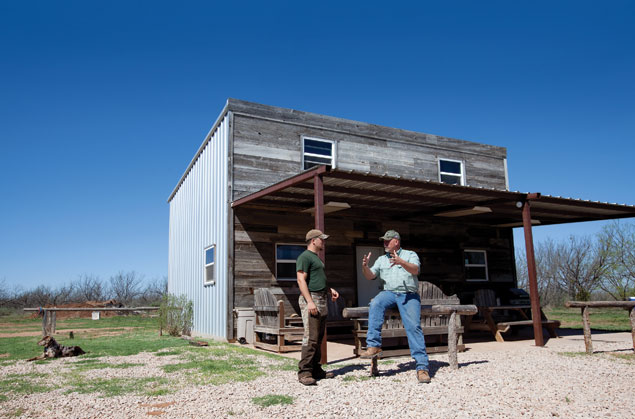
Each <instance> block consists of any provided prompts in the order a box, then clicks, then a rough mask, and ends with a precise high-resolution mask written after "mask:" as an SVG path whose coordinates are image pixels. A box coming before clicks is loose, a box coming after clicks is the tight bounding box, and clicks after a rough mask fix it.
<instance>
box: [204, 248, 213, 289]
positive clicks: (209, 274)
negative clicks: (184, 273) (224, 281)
mask: <svg viewBox="0 0 635 419" xmlns="http://www.w3.org/2000/svg"><path fill="white" fill-rule="evenodd" d="M215 262H216V245H215V244H214V245H212V246H210V247H208V248H207V249H205V279H204V280H203V281H204V282H203V284H204V285H214V284H215V283H216V275H215V272H214V267H215V266H216V263H215Z"/></svg>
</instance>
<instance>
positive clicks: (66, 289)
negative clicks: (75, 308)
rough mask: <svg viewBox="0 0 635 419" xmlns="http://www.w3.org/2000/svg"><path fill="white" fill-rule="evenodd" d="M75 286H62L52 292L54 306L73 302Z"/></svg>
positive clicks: (51, 297)
mask: <svg viewBox="0 0 635 419" xmlns="http://www.w3.org/2000/svg"><path fill="white" fill-rule="evenodd" d="M73 290H74V285H73V284H72V283H71V284H70V285H62V286H61V287H59V288H55V289H52V290H51V296H50V303H51V304H52V305H54V306H58V305H61V304H66V303H68V302H70V301H71V296H72V295H73Z"/></svg>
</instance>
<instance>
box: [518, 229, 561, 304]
mask: <svg viewBox="0 0 635 419" xmlns="http://www.w3.org/2000/svg"><path fill="white" fill-rule="evenodd" d="M557 248H558V246H557V244H556V243H555V242H554V241H553V240H551V239H548V240H546V241H544V242H540V243H537V244H536V245H535V246H534V258H535V261H536V281H537V284H538V295H539V296H540V302H541V304H544V305H551V306H553V305H560V304H562V302H563V300H564V299H565V298H566V293H565V292H564V291H563V289H562V288H561V286H560V284H559V282H558V281H557V272H558V271H559V269H560V260H559V258H558V252H557ZM516 275H517V278H518V287H519V288H523V289H525V290H529V274H528V271H527V256H526V253H525V251H524V250H523V251H517V252H516Z"/></svg>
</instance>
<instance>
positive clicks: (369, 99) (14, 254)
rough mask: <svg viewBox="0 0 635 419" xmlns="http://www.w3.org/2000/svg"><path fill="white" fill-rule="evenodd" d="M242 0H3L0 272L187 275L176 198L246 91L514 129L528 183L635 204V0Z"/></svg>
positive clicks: (444, 123) (491, 136)
mask: <svg viewBox="0 0 635 419" xmlns="http://www.w3.org/2000/svg"><path fill="white" fill-rule="evenodd" d="M235 4H236V5H235V6H234V5H232V4H231V3H230V2H222V3H218V4H215V3H214V2H209V1H207V2H182V3H178V4H177V3H176V2H161V1H125V2H120V1H111V2H85V1H64V2H50V1H32V2H2V3H1V4H0V48H1V49H0V52H1V55H0V57H1V58H0V60H1V65H0V92H1V94H0V128H1V131H0V142H1V145H2V149H1V151H0V186H1V188H2V198H1V202H2V203H1V204H0V280H2V279H4V280H5V282H6V284H8V285H10V286H16V285H18V286H22V287H23V288H30V287H34V286H37V285H39V284H45V285H49V286H58V285H61V284H63V283H65V282H69V281H71V280H74V279H77V277H78V276H79V275H80V274H84V273H89V274H95V275H99V276H100V277H102V278H103V279H107V278H108V277H109V276H110V275H113V274H115V273H116V272H118V271H120V270H123V271H129V270H135V271H137V272H139V273H141V274H144V275H145V276H146V278H154V277H162V276H164V275H167V255H168V251H167V249H168V212H169V210H168V204H167V203H166V200H167V198H168V196H169V194H170V192H171V191H172V189H173V188H174V186H175V185H176V182H177V181H178V180H179V178H180V176H181V175H182V174H183V171H184V170H185V168H186V167H187V165H188V163H189V162H190V160H191V158H192V157H193V155H194V153H195V152H196V150H197V149H198V147H199V146H200V144H201V142H202V140H203V138H204V136H205V135H206V133H207V132H208V130H209V129H210V128H211V125H212V124H213V123H214V121H215V119H216V117H217V116H218V114H219V113H220V111H221V109H222V108H223V106H224V104H225V101H226V100H227V98H228V97H235V98H239V99H244V100H250V101H255V102H260V103H265V104H269V105H275V106H282V107H288V108H294V109H299V110H303V111H309V112H316V113H321V114H326V115H333V116H338V117H343V118H349V119H354V120H359V121H364V122H370V123H375V124H381V125H386V126H391V127H398V128H404V129H410V130H415V131H421V132H426V133H431V134H438V135H443V136H448V137H455V138H461V139H465V140H472V141H478V142H483V143H487V144H494V145H499V146H504V147H507V151H508V166H509V176H510V187H511V189H512V190H520V191H523V192H541V193H543V194H551V195H561V196H567V197H575V198H582V199H591V200H598V201H609V202H618V203H626V204H631V205H632V204H635V196H634V194H633V192H634V190H635V186H634V182H633V180H632V179H633V177H632V166H633V163H632V161H633V155H635V150H634V148H635V146H634V145H633V144H634V143H635V141H634V140H635V139H634V132H635V100H633V98H634V97H635V77H634V74H635V54H634V51H635V25H633V17H634V16H635V2H632V1H608V2H598V1H557V2H553V1H548V2H544V1H533V2H510V1H484V2H474V1H465V2H460V1H447V2H438V3H437V2H435V3H428V2H423V1H417V2H391V3H387V2H375V1H364V2H342V1H337V2H335V1H321V2H310V3H309V2H297V1H287V2H275V1H272V2H253V3H250V2H239V3H235ZM600 226H601V223H583V224H572V225H566V226H562V227H554V228H551V227H538V228H536V229H535V230H534V238H535V240H536V241H540V240H542V239H544V238H545V237H547V236H551V237H554V238H556V239H559V238H564V237H566V236H567V235H569V234H592V233H593V232H595V231H597V230H598V229H599V228H600ZM519 237H520V236H519ZM520 243H522V240H521V239H518V240H517V244H520Z"/></svg>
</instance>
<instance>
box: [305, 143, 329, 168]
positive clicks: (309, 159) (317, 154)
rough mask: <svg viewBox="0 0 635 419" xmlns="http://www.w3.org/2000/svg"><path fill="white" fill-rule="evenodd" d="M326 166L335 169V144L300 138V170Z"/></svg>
mask: <svg viewBox="0 0 635 419" xmlns="http://www.w3.org/2000/svg"><path fill="white" fill-rule="evenodd" d="M323 164H325V165H327V166H331V167H335V142H334V141H331V140H321V139H319V138H310V137H302V169H303V170H306V169H310V168H311V167H314V166H321V165H323Z"/></svg>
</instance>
